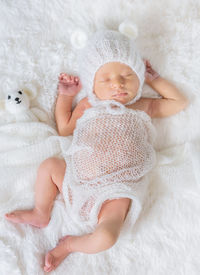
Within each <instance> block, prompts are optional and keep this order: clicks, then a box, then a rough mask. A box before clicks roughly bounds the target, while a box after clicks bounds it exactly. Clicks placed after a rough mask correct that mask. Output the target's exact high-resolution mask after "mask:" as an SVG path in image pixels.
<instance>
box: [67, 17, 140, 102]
mask: <svg viewBox="0 0 200 275" xmlns="http://www.w3.org/2000/svg"><path fill="white" fill-rule="evenodd" d="M136 36H137V28H136V26H135V25H133V24H131V23H130V22H123V23H122V24H120V26H119V31H113V30H105V29H102V30H99V31H97V32H95V33H94V34H93V35H92V37H91V38H90V39H89V40H88V41H87V39H86V35H83V34H82V38H83V39H80V30H79V31H78V33H77V35H76V33H74V34H73V36H72V37H71V38H72V39H71V42H72V44H74V46H75V47H76V48H79V49H81V50H80V52H79V55H78V67H79V72H80V80H81V83H82V86H83V88H84V90H85V93H86V95H87V96H88V101H89V103H90V104H91V105H93V106H94V105H96V104H99V103H100V101H102V100H100V99H98V97H97V96H96V95H95V93H94V92H93V85H94V77H95V74H96V72H97V70H98V69H99V68H100V67H101V66H102V65H104V64H106V63H109V62H120V63H124V64H126V65H128V66H129V67H131V69H132V70H133V71H134V72H135V73H136V74H137V76H138V78H139V81H140V86H139V89H138V91H137V95H136V97H135V98H133V99H132V100H131V101H129V102H127V103H126V104H125V105H130V104H133V103H134V102H136V101H137V100H138V99H139V98H140V97H141V93H142V87H143V84H144V74H145V65H144V63H143V60H142V58H141V56H140V54H139V52H138V50H137V47H136V45H135V42H134V38H136ZM75 41H76V42H77V41H78V42H79V43H75ZM81 41H82V42H81ZM81 43H82V44H81ZM75 44H76V45H75ZM77 44H78V45H77ZM81 47H82V48H81Z"/></svg>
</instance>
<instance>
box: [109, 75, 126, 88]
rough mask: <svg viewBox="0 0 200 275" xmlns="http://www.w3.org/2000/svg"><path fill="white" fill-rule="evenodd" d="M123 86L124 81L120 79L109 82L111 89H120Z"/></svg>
mask: <svg viewBox="0 0 200 275" xmlns="http://www.w3.org/2000/svg"><path fill="white" fill-rule="evenodd" d="M123 85H124V81H123V79H122V78H120V77H118V78H115V79H113V80H112V82H111V87H113V88H118V87H122V86H123Z"/></svg>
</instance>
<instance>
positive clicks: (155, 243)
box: [0, 0, 200, 275]
mask: <svg viewBox="0 0 200 275" xmlns="http://www.w3.org/2000/svg"><path fill="white" fill-rule="evenodd" d="M75 6H76V7H75ZM113 6H114V7H113ZM111 10H113V12H112V13H110V11H111ZM199 14H200V3H199V2H197V1H190V2H188V1H181V2H180V3H179V2H176V1H167V3H166V1H164V0H159V1H158V0H152V1H131V0H128V1H127V0H126V1H125V0H115V1H110V2H109V3H108V1H106V0H101V1H100V0H95V1H92V0H87V1H81V0H78V1H76V5H75V4H74V1H72V0H68V1H64V0H60V1H58V0H52V1H45V0H44V1H39V0H35V1H30V0H26V1H25V0H21V1H3V0H1V1H0V36H1V37H0V38H1V41H0V62H1V65H0V80H1V91H0V99H2V98H3V92H4V91H6V90H5V87H6V85H4V84H5V82H6V81H7V80H8V81H10V82H12V84H13V85H15V86H16V88H18V87H19V86H20V87H23V85H25V84H27V83H31V84H32V85H34V86H35V87H36V89H37V91H38V95H37V97H36V98H35V99H34V100H33V101H32V105H33V106H36V107H39V108H41V109H43V110H44V111H46V112H47V113H48V114H49V117H50V119H49V122H48V123H44V122H27V123H25V122H24V123H20V122H17V123H10V124H5V125H0V274H1V275H7V274H12V275H15V274H23V275H36V274H37V275H40V274H44V272H43V268H42V266H43V261H44V254H45V253H46V252H47V251H48V250H50V249H52V248H53V247H55V246H56V244H57V242H58V240H59V238H61V237H62V236H64V235H65V234H73V235H80V234H83V233H85V229H84V228H83V227H81V226H80V227H78V226H76V225H75V224H73V223H72V222H70V220H69V218H68V216H67V214H66V212H65V205H64V201H63V200H62V198H61V196H60V195H59V196H58V197H57V199H56V201H55V204H54V208H53V212H52V218H51V221H50V223H49V225H48V226H47V227H46V228H44V229H37V228H34V227H32V226H29V225H20V224H12V223H10V222H8V221H7V220H5V218H4V214H5V213H7V212H9V211H11V210H15V209H28V208H31V207H32V206H33V203H34V183H35V178H36V173H37V168H38V167H39V165H40V163H41V162H42V161H43V160H44V159H46V158H48V157H51V156H57V157H62V150H67V148H68V147H69V146H70V143H71V140H72V136H70V137H66V138H65V137H59V136H58V135H57V132H56V130H55V123H54V121H53V119H54V117H53V113H54V107H55V104H54V103H55V99H56V86H57V77H58V74H59V73H60V72H62V71H65V72H68V73H77V74H78V64H77V63H76V50H74V49H72V48H71V45H70V38H69V35H70V33H71V32H72V31H73V30H75V29H76V28H84V30H85V31H86V32H87V33H88V34H90V33H92V31H93V30H96V29H97V28H99V27H101V26H102V25H104V26H106V27H108V28H111V29H117V27H118V25H119V23H120V22H121V21H122V20H124V19H125V18H127V17H131V18H133V19H134V20H135V23H136V24H137V25H138V29H139V37H138V40H137V41H138V45H139V47H140V49H141V53H142V55H143V57H145V58H149V59H150V61H151V63H152V65H153V67H154V68H155V69H156V70H157V71H158V72H159V73H160V74H161V75H162V76H163V77H165V78H167V79H169V80H170V81H171V82H173V83H174V84H175V85H176V86H177V87H178V88H179V89H180V90H181V91H182V92H183V93H184V94H185V95H186V96H187V97H188V98H189V99H190V105H189V107H188V108H187V109H186V110H184V111H182V112H180V113H178V114H177V115H174V116H171V117H168V118H165V119H154V120H153V123H154V125H155V127H156V129H157V132H158V136H157V141H156V150H157V157H158V163H157V166H156V167H155V169H154V170H153V171H152V172H151V173H150V175H149V177H150V187H149V196H148V197H147V200H146V202H145V205H144V209H143V211H142V213H141V216H140V217H139V219H138V221H137V223H136V225H135V228H134V230H133V232H131V235H130V237H129V238H127V237H126V238H125V237H124V238H123V236H122V238H121V239H119V241H118V242H117V243H116V244H115V246H113V247H112V248H110V249H109V250H107V251H104V252H101V253H99V254H93V255H92V254H91V255H87V254H83V253H73V254H71V255H69V256H68V257H67V258H66V259H65V261H64V262H63V263H62V264H61V265H60V266H59V267H58V268H57V269H56V270H55V271H54V272H52V274H57V275H63V274H70V275H71V274H74V275H77V274H81V275H82V274H87V275H88V274H92V275H94V274H98V275H99V274H128V275H129V274H130V275H131V274H134V275H146V274H149V275H151V274H152V275H162V274H163V275H168V274H170V275H172V274H174V275H175V274H176V275H177V274H181V275H188V274H190V275H197V274H199V273H200V262H199V257H200V249H199V247H200V234H199V231H200V215H199V213H200V195H199V192H200V172H199V171H200V129H199V123H200V99H199V95H200V92H199V87H200V77H199V68H200V52H199V43H200V38H199V34H198V33H199V32H200V21H199ZM144 95H145V96H156V93H155V92H153V91H152V90H151V89H150V88H149V87H148V86H146V85H145V87H144ZM83 96H84V94H83V93H82V94H79V95H78V97H77V98H76V99H75V101H74V103H73V106H75V104H76V102H77V101H78V100H79V99H80V98H82V97H83Z"/></svg>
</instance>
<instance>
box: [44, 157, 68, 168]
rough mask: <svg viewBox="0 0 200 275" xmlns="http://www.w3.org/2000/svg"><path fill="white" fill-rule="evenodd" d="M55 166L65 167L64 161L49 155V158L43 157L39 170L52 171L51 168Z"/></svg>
mask: <svg viewBox="0 0 200 275" xmlns="http://www.w3.org/2000/svg"><path fill="white" fill-rule="evenodd" d="M57 166H59V167H60V166H63V168H65V167H64V166H66V164H65V161H64V160H61V159H59V158H56V157H51V158H48V159H45V160H44V161H43V162H42V163H41V164H40V167H39V170H46V171H52V169H55V168H56V167H57Z"/></svg>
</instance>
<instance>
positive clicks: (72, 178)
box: [63, 32, 156, 231]
mask: <svg viewBox="0 0 200 275" xmlns="http://www.w3.org/2000/svg"><path fill="white" fill-rule="evenodd" d="M109 33H110V34H111V37H110V38H112V39H114V38H116V37H117V39H115V41H114V42H112V43H110V40H108V36H109ZM97 37H98V39H97ZM100 37H101V36H99V33H97V34H96V36H94V38H93V42H92V43H91V42H90V45H89V47H94V44H95V45H96V43H97V41H98V43H97V44H98V45H99V44H101V47H99V46H98V49H97V47H96V49H97V52H98V53H99V51H101V58H100V57H99V58H96V64H95V61H93V65H91V62H92V60H93V59H92V58H91V60H90V59H89V58H87V53H88V52H90V51H89V50H88V48H86V51H85V55H84V58H83V59H84V60H85V64H86V71H87V72H88V77H87V80H88V81H89V82H88V85H89V86H87V85H86V84H87V82H85V80H84V81H83V78H82V81H83V83H85V85H86V86H87V89H88V99H89V101H90V103H91V104H92V105H93V106H92V107H91V108H89V109H87V110H85V112H84V114H83V116H82V117H81V118H79V119H78V120H77V122H76V128H75V130H74V133H73V140H72V144H71V146H70V148H69V149H68V150H67V151H66V152H64V153H63V156H64V158H65V161H66V164H67V167H66V173H65V177H64V181H63V196H64V199H65V203H66V209H67V211H68V215H69V216H71V218H72V219H73V220H74V222H76V223H77V224H80V223H81V224H83V223H84V224H85V225H88V226H90V228H93V229H94V228H95V226H96V225H97V222H98V214H99V211H100V209H101V207H102V204H103V203H104V202H105V201H106V200H111V199H117V198H130V199H131V204H130V207H129V211H128V214H127V217H126V220H125V223H124V227H126V228H127V230H129V231H130V230H131V227H132V226H133V225H134V223H135V221H136V219H137V217H138V215H139V213H140V211H141V209H142V204H143V201H144V198H145V194H146V190H147V187H148V178H147V176H146V175H147V173H148V172H149V171H150V170H151V169H152V168H153V167H154V165H155V162H156V154H155V151H154V148H153V142H154V139H155V128H154V127H153V125H152V123H151V118H150V117H149V116H148V115H147V114H146V113H145V112H143V111H139V110H132V109H129V108H126V107H125V106H124V105H123V104H122V103H120V102H117V101H115V100H99V99H98V98H97V97H96V96H95V95H94V94H93V93H92V86H91V85H92V82H91V79H90V78H92V80H93V78H94V74H95V72H93V71H92V70H91V68H89V65H91V66H93V69H94V68H95V69H96V70H97V69H98V67H99V66H101V63H102V64H104V63H105V62H104V61H105V60H106V61H108V60H112V61H113V60H116V59H112V58H110V59H109V58H107V56H108V49H109V48H110V47H111V45H112V46H113V44H115V42H116V41H117V43H119V40H120V36H119V35H118V33H117V34H116V36H115V34H113V32H105V33H104V35H103V39H104V38H106V39H105V40H104V42H105V41H106V42H105V43H103V42H102V40H103V39H100ZM122 38H123V42H122V45H124V44H123V43H124V37H122ZM112 39H111V40H112ZM94 41H95V42H94ZM108 42H109V43H110V46H108ZM128 43H130V42H128ZM104 45H106V47H107V48H108V49H107V51H106V52H107V54H106V57H105V56H103V54H102V53H103V49H102V48H103V47H104ZM125 49H126V47H124V48H123V51H125ZM132 51H133V48H132ZM93 52H94V49H93ZM130 52H131V51H130ZM110 53H112V51H111V50H110ZM96 55H97V54H96ZM123 55H126V54H124V53H123ZM131 56H134V54H133V53H132V52H131ZM85 57H86V59H85ZM93 57H95V54H94V55H93ZM127 58H128V59H129V55H127V56H126V58H124V59H123V58H121V57H120V56H119V53H118V61H119V60H121V61H122V59H123V62H124V63H125V61H126V60H127ZM88 60H89V61H88ZM130 60H131V59H130ZM138 60H139V61H138ZM135 61H137V62H136V63H133V62H132V63H131V62H129V63H128V64H129V65H130V64H131V66H132V68H133V67H134V64H135V68H136V69H137V72H138V77H139V79H140V84H141V83H142V81H144V79H143V77H144V76H143V74H144V70H143V65H142V64H143V63H142V64H141V59H140V57H139V56H138V55H137V54H135ZM87 62H88V63H87ZM126 64H127V62H126ZM89 71H91V72H89ZM135 71H136V70H135ZM82 72H83V74H82V75H85V72H84V71H82ZM141 88H142V86H141V85H140V88H139V91H138V94H137V96H136V99H134V100H132V101H134V102H135V101H136V100H137V99H138V98H140V96H141ZM127 105H128V104H127Z"/></svg>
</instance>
